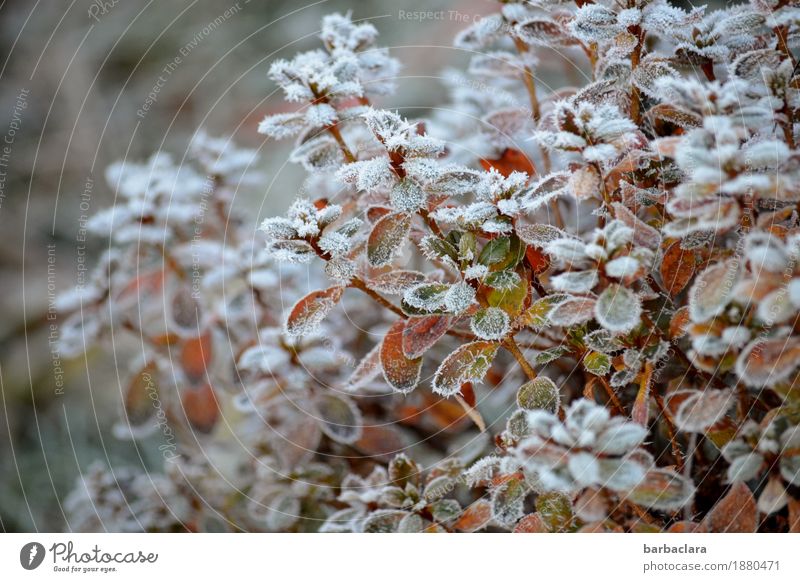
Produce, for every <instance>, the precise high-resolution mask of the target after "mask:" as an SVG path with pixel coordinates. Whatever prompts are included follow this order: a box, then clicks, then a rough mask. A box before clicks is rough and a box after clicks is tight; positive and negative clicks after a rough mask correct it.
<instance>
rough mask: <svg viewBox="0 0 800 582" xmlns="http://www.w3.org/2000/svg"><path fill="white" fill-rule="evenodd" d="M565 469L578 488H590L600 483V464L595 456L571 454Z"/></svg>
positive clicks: (581, 453) (578, 453) (583, 453)
mask: <svg viewBox="0 0 800 582" xmlns="http://www.w3.org/2000/svg"><path fill="white" fill-rule="evenodd" d="M567 467H568V468H569V472H570V474H571V476H572V478H573V479H574V480H575V482H576V483H577V484H578V485H579V486H580V487H591V486H592V485H595V484H597V483H602V482H603V481H602V478H601V464H600V463H599V462H598V459H597V457H596V456H594V455H593V454H591V453H585V452H577V453H574V454H571V455H570V456H569V459H568V461H567Z"/></svg>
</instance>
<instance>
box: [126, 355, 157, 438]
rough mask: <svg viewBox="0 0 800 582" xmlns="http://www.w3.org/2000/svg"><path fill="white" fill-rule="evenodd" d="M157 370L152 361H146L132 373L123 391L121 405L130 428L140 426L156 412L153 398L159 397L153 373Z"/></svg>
mask: <svg viewBox="0 0 800 582" xmlns="http://www.w3.org/2000/svg"><path fill="white" fill-rule="evenodd" d="M156 371H157V368H156V365H155V364H154V363H148V364H146V365H145V366H143V367H142V369H141V370H139V371H138V372H137V373H136V374H134V375H133V377H132V378H131V380H130V382H129V383H128V389H127V390H126V391H125V397H124V400H123V407H124V409H125V416H126V418H127V420H128V424H130V426H131V428H135V427H138V426H142V425H143V424H145V423H146V422H147V421H148V420H149V419H150V418H151V417H152V416H153V415H154V414H155V412H156V409H155V407H154V406H153V402H154V400H157V399H158V398H159V394H158V386H157V385H156V383H155V379H154V377H153V376H154V375H155V373H156Z"/></svg>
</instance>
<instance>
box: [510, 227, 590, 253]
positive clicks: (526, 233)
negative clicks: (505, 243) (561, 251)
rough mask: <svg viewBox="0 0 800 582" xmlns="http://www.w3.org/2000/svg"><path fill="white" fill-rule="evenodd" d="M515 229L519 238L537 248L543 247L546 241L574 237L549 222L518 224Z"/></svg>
mask: <svg viewBox="0 0 800 582" xmlns="http://www.w3.org/2000/svg"><path fill="white" fill-rule="evenodd" d="M516 230H517V236H519V238H520V240H522V241H523V242H525V243H527V244H529V245H533V246H536V247H539V248H544V247H545V245H547V244H548V243H551V242H554V241H557V240H559V239H569V238H575V237H572V236H571V235H569V234H568V233H566V232H564V231H563V230H561V229H560V228H556V227H555V226H551V225H549V224H530V225H528V224H520V225H517V229H516Z"/></svg>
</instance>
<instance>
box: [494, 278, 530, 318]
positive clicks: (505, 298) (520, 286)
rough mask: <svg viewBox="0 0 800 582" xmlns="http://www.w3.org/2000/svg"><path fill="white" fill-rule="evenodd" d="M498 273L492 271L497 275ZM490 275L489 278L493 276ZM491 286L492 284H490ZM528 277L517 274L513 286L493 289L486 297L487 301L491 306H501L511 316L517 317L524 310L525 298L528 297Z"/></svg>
mask: <svg viewBox="0 0 800 582" xmlns="http://www.w3.org/2000/svg"><path fill="white" fill-rule="evenodd" d="M498 273H513V274H514V275H517V274H516V273H514V272H513V271H498ZM498 273H492V275H497V274H498ZM492 275H489V277H487V284H489V283H488V279H490V278H491V277H492ZM490 286H491V285H490ZM528 291H529V286H528V278H527V277H524V278H523V277H520V276H519V275H517V280H516V282H515V283H514V285H513V286H511V287H506V288H496V289H492V290H491V291H490V292H489V294H488V295H487V297H486V302H487V303H488V304H489V305H490V306H491V307H499V308H500V309H502V310H503V311H505V312H506V313H508V315H509V316H511V317H516V316H517V315H519V314H520V313H521V312H522V309H523V308H524V306H525V300H526V299H527V298H528Z"/></svg>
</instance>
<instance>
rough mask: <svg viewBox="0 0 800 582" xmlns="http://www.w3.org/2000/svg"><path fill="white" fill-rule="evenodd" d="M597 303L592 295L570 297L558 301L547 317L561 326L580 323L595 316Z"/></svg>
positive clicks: (554, 323)
mask: <svg viewBox="0 0 800 582" xmlns="http://www.w3.org/2000/svg"><path fill="white" fill-rule="evenodd" d="M595 303H596V301H595V300H594V299H592V298H590V297H570V298H569V299H566V300H564V301H561V302H559V303H557V304H556V305H555V306H554V307H553V308H552V309H551V310H550V311H549V312H548V313H547V319H548V320H549V321H550V323H552V324H553V325H558V326H561V327H572V326H573V325H580V324H582V323H586V322H587V321H589V320H591V319H592V318H593V317H594V310H595Z"/></svg>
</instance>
